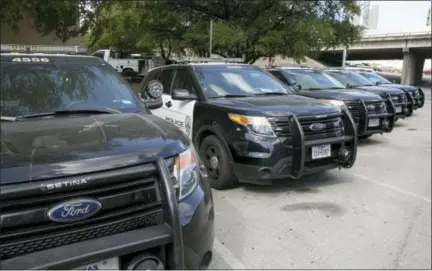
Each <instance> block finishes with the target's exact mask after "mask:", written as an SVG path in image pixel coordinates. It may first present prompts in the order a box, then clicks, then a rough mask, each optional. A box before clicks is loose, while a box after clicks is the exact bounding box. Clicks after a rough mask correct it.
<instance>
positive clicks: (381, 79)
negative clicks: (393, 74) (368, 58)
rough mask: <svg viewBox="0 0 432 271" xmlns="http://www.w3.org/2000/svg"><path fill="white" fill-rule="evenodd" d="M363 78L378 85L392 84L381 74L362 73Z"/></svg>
mask: <svg viewBox="0 0 432 271" xmlns="http://www.w3.org/2000/svg"><path fill="white" fill-rule="evenodd" d="M360 74H361V75H362V76H364V77H366V78H367V79H369V80H370V81H372V82H374V83H375V84H376V83H381V84H391V82H390V81H389V80H387V79H385V78H384V77H382V76H381V75H379V74H376V73H373V72H361V73H360Z"/></svg>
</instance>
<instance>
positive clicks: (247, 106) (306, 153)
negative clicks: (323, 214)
mask: <svg viewBox="0 0 432 271" xmlns="http://www.w3.org/2000/svg"><path fill="white" fill-rule="evenodd" d="M266 98H270V99H269V101H268V102H267V101H265V100H264V99H262V97H260V98H235V99H214V100H208V101H207V102H197V103H196V105H195V111H194V118H195V121H194V123H193V131H194V132H193V135H194V143H195V144H196V145H197V146H199V144H200V142H201V141H202V140H203V139H204V137H205V136H206V135H208V134H215V135H217V136H218V137H219V138H220V139H221V141H222V142H223V144H226V146H227V148H228V149H229V150H230V155H231V161H230V162H231V166H232V169H233V171H234V172H235V175H236V177H237V178H238V179H239V181H240V182H247V183H258V184H266V183H271V182H272V181H273V180H277V179H285V178H298V177H300V176H302V175H307V174H312V173H315V172H320V171H324V170H329V169H333V168H338V167H346V168H349V167H351V166H352V165H353V163H354V162H355V158H356V148H357V140H356V131H355V129H354V125H355V124H354V121H353V119H352V118H351V116H350V115H349V113H347V112H342V113H341V112H338V111H336V110H335V107H334V106H330V105H326V104H323V103H319V102H318V101H316V99H312V98H307V97H301V96H298V95H287V96H275V97H274V98H273V97H266ZM288 100H290V101H288ZM300 101H303V102H300ZM287 104H290V105H287ZM305 104H306V105H308V106H313V107H314V108H313V110H311V107H309V108H308V106H306V105H305ZM311 112H313V113H311ZM229 113H235V114H241V115H252V116H263V117H267V118H268V119H269V120H270V119H273V118H280V119H286V121H287V122H290V123H291V127H292V128H291V129H292V134H291V135H289V136H278V137H276V138H267V137H263V136H259V135H256V134H253V133H251V132H250V131H249V130H248V129H246V128H245V127H242V126H239V125H237V124H236V123H234V122H232V121H231V120H229V119H228V114H229ZM210 116H211V117H210ZM329 116H336V118H337V117H339V116H343V117H342V118H343V121H344V127H347V128H346V133H345V134H344V135H335V136H331V134H330V133H329V134H325V135H324V136H323V138H321V139H316V140H310V139H307V138H305V135H304V129H305V128H304V127H302V125H301V123H300V120H301V119H302V118H309V119H310V118H312V119H313V122H320V121H322V119H325V118H328V117H329ZM349 127H351V128H349ZM321 144H331V146H332V157H330V158H328V159H324V160H323V161H318V162H317V163H319V162H322V163H323V165H322V166H320V165H317V164H316V163H315V161H312V159H311V157H310V152H311V148H312V146H316V145H321ZM343 146H346V147H347V148H348V149H349V150H350V151H351V152H352V157H351V159H350V161H349V162H348V163H344V164H342V163H340V161H338V158H337V155H338V151H339V150H340V148H342V147H343ZM314 163H315V164H314Z"/></svg>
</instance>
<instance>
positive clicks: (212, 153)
mask: <svg viewBox="0 0 432 271" xmlns="http://www.w3.org/2000/svg"><path fill="white" fill-rule="evenodd" d="M205 161H206V164H207V171H208V173H209V174H210V176H211V177H212V178H214V179H218V178H219V176H220V161H221V159H220V154H219V152H218V151H217V150H216V148H215V147H213V146H210V147H208V148H207V150H206V152H205Z"/></svg>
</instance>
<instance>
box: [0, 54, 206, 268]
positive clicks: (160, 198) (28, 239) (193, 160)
mask: <svg viewBox="0 0 432 271" xmlns="http://www.w3.org/2000/svg"><path fill="white" fill-rule="evenodd" d="M2 47H3V46H2ZM2 49H3V48H2ZM61 51H63V50H60V51H59V52H58V53H59V54H55V55H54V54H41V53H31V52H30V53H2V54H1V77H0V78H1V79H0V80H1V186H0V196H1V197H0V208H1V213H0V218H1V235H0V261H1V265H0V268H1V269H4V270H18V269H23V270H29V269H67V270H71V269H77V270H103V269H115V270H126V269H131V270H132V269H146V270H159V269H176V270H180V269H184V268H189V269H205V268H207V267H208V266H209V264H210V262H211V258H212V246H213V238H214V209H213V198H212V193H211V187H210V184H209V181H208V180H207V173H206V171H205V167H204V166H203V164H202V163H201V161H200V159H199V157H198V156H197V154H196V152H195V150H194V148H193V145H192V144H191V143H190V140H189V139H188V138H187V136H186V135H185V134H184V133H183V132H182V131H181V130H180V129H178V128H177V127H175V126H174V125H172V124H171V123H169V122H167V121H165V120H162V119H160V118H159V117H157V116H155V115H153V114H151V112H150V111H149V108H147V107H146V106H145V105H144V104H143V103H142V101H141V100H140V99H139V97H138V95H136V94H135V93H134V92H133V91H132V90H131V89H130V87H129V85H128V84H127V82H126V81H124V80H123V79H122V78H121V76H119V75H118V74H117V73H116V72H115V70H114V69H113V68H112V67H111V66H110V65H109V64H108V63H105V62H104V61H103V60H101V59H99V58H96V57H92V56H77V55H66V54H60V53H61ZM161 89H162V88H161V86H160V85H158V84H157V83H156V84H149V85H148V88H147V93H148V95H149V96H150V97H158V96H160V95H161V94H162V92H161V91H160V90H161Z"/></svg>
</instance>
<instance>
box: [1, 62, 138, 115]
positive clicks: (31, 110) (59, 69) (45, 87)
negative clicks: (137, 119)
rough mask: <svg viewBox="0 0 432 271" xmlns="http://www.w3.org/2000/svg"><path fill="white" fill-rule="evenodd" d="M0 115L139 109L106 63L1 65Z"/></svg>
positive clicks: (130, 93) (126, 87)
mask: <svg viewBox="0 0 432 271" xmlns="http://www.w3.org/2000/svg"><path fill="white" fill-rule="evenodd" d="M0 80H1V114H2V115H5V116H21V115H28V114H38V113H46V112H52V111H56V110H63V109H103V108H113V109H117V110H119V111H121V112H138V111H141V110H143V107H142V103H141V102H140V101H139V100H138V97H137V96H136V95H135V94H134V93H133V91H132V90H131V88H130V87H129V85H128V84H126V83H125V82H124V81H123V79H122V78H121V77H120V76H119V75H118V74H117V73H116V72H115V71H114V70H112V68H111V67H108V66H107V65H106V64H85V65H81V64H76V63H65V62H61V63H34V62H32V63H25V62H21V63H6V62H3V63H2V64H1V77H0Z"/></svg>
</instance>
